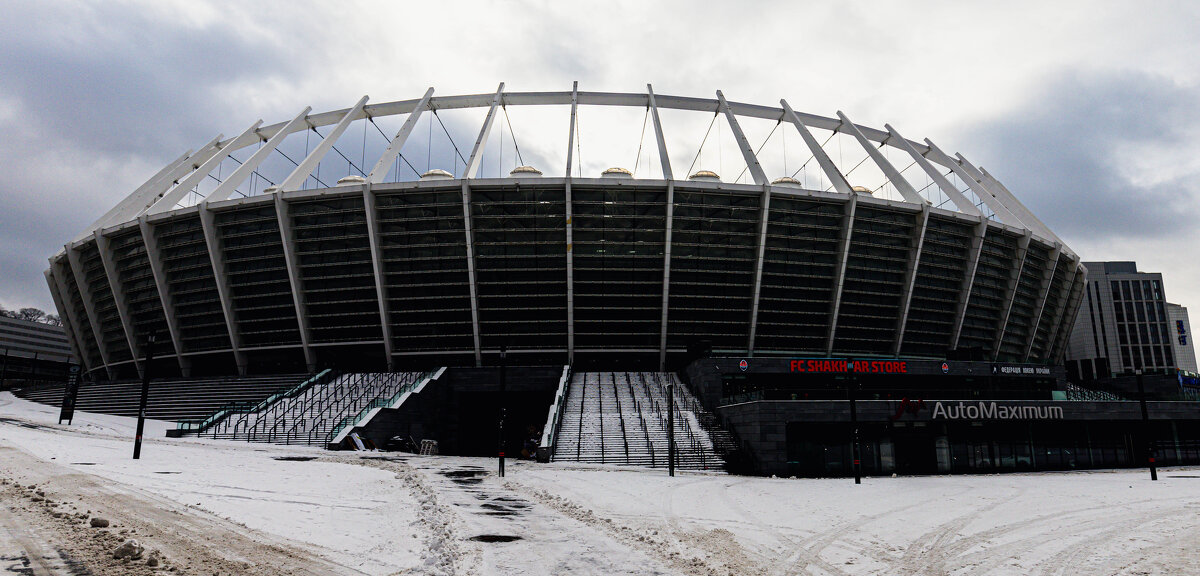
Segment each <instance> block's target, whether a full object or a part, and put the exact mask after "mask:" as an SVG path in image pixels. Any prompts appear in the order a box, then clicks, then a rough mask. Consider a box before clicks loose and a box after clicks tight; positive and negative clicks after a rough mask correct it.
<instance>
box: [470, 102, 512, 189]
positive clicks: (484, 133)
mask: <svg viewBox="0 0 1200 576" xmlns="http://www.w3.org/2000/svg"><path fill="white" fill-rule="evenodd" d="M503 97H504V83H503V82H501V83H500V87H499V88H497V89H496V95H495V96H494V97H493V98H492V106H491V108H488V113H487V116H486V117H485V118H484V119H483V127H482V128H480V129H479V136H477V137H476V138H475V146H474V147H473V148H471V157H470V158H468V159H467V166H466V168H464V169H463V175H462V177H463V180H466V179H468V178H474V177H475V175H476V173H478V172H479V165H480V164H482V163H483V149H484V148H486V147H487V139H488V134H491V132H492V124H493V123H494V122H495V120H496V109H497V108H499V107H500V100H501V99H502V98H503Z"/></svg>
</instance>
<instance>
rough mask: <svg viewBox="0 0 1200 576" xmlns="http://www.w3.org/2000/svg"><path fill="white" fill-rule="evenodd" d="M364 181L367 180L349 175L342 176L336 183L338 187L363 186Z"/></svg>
mask: <svg viewBox="0 0 1200 576" xmlns="http://www.w3.org/2000/svg"><path fill="white" fill-rule="evenodd" d="M366 181H367V179H366V178H363V177H362V176H355V175H350V176H343V177H342V178H338V181H337V183H338V184H339V185H341V184H365V183H366Z"/></svg>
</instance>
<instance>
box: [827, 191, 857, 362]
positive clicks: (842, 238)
mask: <svg viewBox="0 0 1200 576" xmlns="http://www.w3.org/2000/svg"><path fill="white" fill-rule="evenodd" d="M857 207H858V195H857V194H850V196H849V197H848V199H847V200H846V204H845V206H844V209H845V212H846V217H845V222H844V223H843V224H842V232H841V234H839V235H838V240H839V243H840V244H841V247H840V248H839V252H840V256H838V264H837V270H836V271H835V272H834V276H833V282H834V285H833V302H832V303H831V304H830V306H829V340H828V341H826V343H825V355H826V356H829V355H832V354H833V339H834V335H835V334H837V323H838V313H839V311H840V310H841V307H842V287H843V286H845V285H846V262H847V261H848V260H849V259H850V238H851V237H852V236H853V235H854V213H855V210H856V208H857Z"/></svg>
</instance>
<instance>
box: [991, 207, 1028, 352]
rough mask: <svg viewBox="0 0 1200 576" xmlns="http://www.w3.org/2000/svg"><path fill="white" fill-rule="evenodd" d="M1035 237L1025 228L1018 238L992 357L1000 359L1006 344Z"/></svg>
mask: <svg viewBox="0 0 1200 576" xmlns="http://www.w3.org/2000/svg"><path fill="white" fill-rule="evenodd" d="M1032 239H1033V232H1031V231H1029V230H1025V235H1024V236H1021V238H1020V239H1019V240H1017V253H1016V255H1015V256H1014V257H1013V266H1012V267H1011V268H1009V273H1008V290H1007V294H1006V295H1005V299H1006V300H1008V302H1007V303H1005V304H1004V314H1003V315H1002V316H1001V317H1000V318H1001V319H1000V324H998V325H997V326H996V343H995V344H993V345H992V358H996V359H999V357H1000V346H1001V345H1003V344H1004V333H1005V332H1006V331H1007V330H1008V319H1009V317H1010V316H1011V315H1012V307H1013V302H1014V301H1016V299H1017V287H1019V286H1020V285H1021V275H1022V274H1024V273H1025V260H1026V257H1027V256H1029V241H1030V240H1032Z"/></svg>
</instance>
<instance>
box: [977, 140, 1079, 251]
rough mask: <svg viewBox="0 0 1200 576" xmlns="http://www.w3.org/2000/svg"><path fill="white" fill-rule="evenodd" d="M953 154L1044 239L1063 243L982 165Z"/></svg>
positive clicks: (1066, 249)
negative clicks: (977, 165) (976, 166)
mask: <svg viewBox="0 0 1200 576" xmlns="http://www.w3.org/2000/svg"><path fill="white" fill-rule="evenodd" d="M955 156H956V157H957V158H958V160H959V162H960V163H961V164H962V165H963V166H964V167H965V168H967V169H968V170H977V171H978V172H979V175H980V176H982V177H983V180H985V181H986V182H987V183H988V184H990V187H989V188H988V189H989V190H991V191H992V192H993V193H995V194H996V195H997V197H998V198H1000V200H1001V201H1002V202H1004V204H1005V206H1008V209H1009V210H1011V211H1012V212H1013V213H1014V214H1017V215H1019V216H1020V217H1021V220H1022V221H1023V222H1027V223H1029V225H1031V226H1036V227H1037V230H1036V231H1037V232H1038V233H1039V234H1042V235H1043V236H1045V238H1046V239H1048V240H1054V241H1057V242H1058V243H1059V244H1062V243H1063V241H1062V239H1061V238H1059V237H1058V236H1057V235H1055V234H1054V231H1053V230H1051V229H1050V228H1049V227H1048V226H1046V224H1044V223H1043V222H1042V221H1041V220H1040V219H1039V218H1038V217H1037V215H1036V214H1034V213H1033V212H1030V211H1029V209H1028V208H1026V207H1025V205H1024V204H1022V203H1021V201H1020V200H1019V199H1017V197H1016V196H1014V195H1013V193H1012V192H1009V191H1008V187H1007V186H1005V185H1004V183H1003V182H1001V181H999V180H997V179H995V178H994V177H993V176H992V175H991V174H988V172H987V170H984V169H983V167H980V168H975V166H973V165H972V164H971V163H970V162H967V159H966V158H963V155H962V154H956V155H955ZM1063 249H1064V250H1065V251H1066V252H1067V253H1068V254H1069V253H1071V251H1070V249H1068V248H1066V247H1065V246H1064V247H1063Z"/></svg>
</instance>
